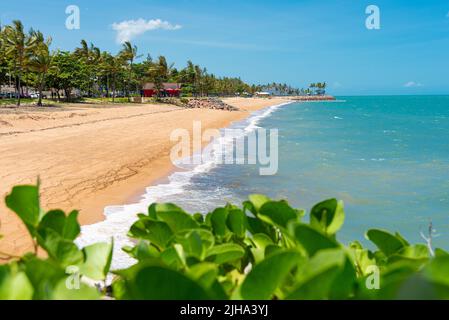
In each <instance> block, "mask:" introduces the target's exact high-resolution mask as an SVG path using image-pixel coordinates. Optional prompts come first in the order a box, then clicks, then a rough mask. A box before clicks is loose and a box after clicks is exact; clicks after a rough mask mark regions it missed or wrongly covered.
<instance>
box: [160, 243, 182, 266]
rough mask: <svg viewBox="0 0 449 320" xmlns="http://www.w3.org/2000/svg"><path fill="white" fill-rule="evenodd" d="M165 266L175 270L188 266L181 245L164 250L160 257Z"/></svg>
mask: <svg viewBox="0 0 449 320" xmlns="http://www.w3.org/2000/svg"><path fill="white" fill-rule="evenodd" d="M160 257H161V259H162V261H163V262H164V264H165V265H166V266H168V267H172V268H175V269H182V268H185V267H186V266H187V262H186V254H185V252H184V248H183V247H182V245H180V244H175V245H173V247H171V248H168V249H166V250H164V252H162V253H161V255H160Z"/></svg>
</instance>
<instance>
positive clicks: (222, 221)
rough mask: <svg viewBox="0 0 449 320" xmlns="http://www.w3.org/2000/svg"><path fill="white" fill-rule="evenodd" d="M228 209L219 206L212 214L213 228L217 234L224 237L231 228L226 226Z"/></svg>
mask: <svg viewBox="0 0 449 320" xmlns="http://www.w3.org/2000/svg"><path fill="white" fill-rule="evenodd" d="M227 218H228V210H227V209H226V208H217V209H215V210H214V211H213V212H212V213H211V214H210V222H211V225H212V230H213V232H214V234H215V235H216V236H219V237H224V236H226V234H227V233H229V230H228V228H227V226H226V220H227Z"/></svg>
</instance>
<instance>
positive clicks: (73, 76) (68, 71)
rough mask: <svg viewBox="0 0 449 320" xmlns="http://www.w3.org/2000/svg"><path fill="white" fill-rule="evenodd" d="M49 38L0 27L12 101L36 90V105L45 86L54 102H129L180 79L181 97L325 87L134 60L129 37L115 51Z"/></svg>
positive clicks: (3, 76) (0, 67)
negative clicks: (59, 45) (56, 46)
mask: <svg viewBox="0 0 449 320" xmlns="http://www.w3.org/2000/svg"><path fill="white" fill-rule="evenodd" d="M51 43H52V39H51V37H45V36H44V35H43V34H42V33H41V32H39V31H35V30H33V29H31V30H30V31H29V32H26V31H25V28H24V26H23V24H22V23H21V22H20V21H13V23H12V24H11V25H6V26H0V85H10V86H13V87H14V88H15V92H16V95H17V97H18V99H17V105H20V103H21V96H25V93H27V92H28V90H24V88H33V89H34V90H35V91H36V92H38V93H39V98H38V105H42V96H43V94H42V92H43V91H44V90H50V91H51V93H52V98H53V99H54V100H56V99H57V100H58V101H59V100H61V99H62V97H61V93H63V95H64V99H65V100H66V101H73V99H74V98H79V97H80V96H86V97H111V98H112V100H113V101H114V100H115V98H116V95H117V94H119V95H120V96H122V97H123V96H126V97H127V98H128V101H129V99H130V97H131V96H133V95H138V96H140V91H141V89H142V88H143V85H144V84H145V83H147V82H151V83H154V84H155V87H156V89H161V88H162V85H163V83H164V82H176V83H180V84H182V93H183V95H185V96H209V95H221V96H227V95H236V94H254V93H255V92H257V91H263V90H270V91H272V92H273V93H276V94H280V95H287V94H290V95H292V94H295V95H298V94H300V93H301V92H302V93H307V94H311V93H315V92H317V93H318V92H319V93H323V92H324V89H325V87H326V84H325V83H318V84H312V85H310V87H309V88H308V89H307V90H303V91H301V90H299V89H297V88H293V87H291V86H288V85H287V84H280V83H271V84H268V85H251V84H248V83H245V82H244V81H242V80H241V79H240V78H237V77H217V76H215V75H214V74H211V73H209V72H208V71H207V69H206V68H204V67H201V66H199V65H197V64H194V63H193V62H192V61H188V62H187V66H186V67H184V68H182V69H177V68H175V66H174V64H171V63H169V62H167V59H166V58H165V57H164V56H159V57H158V58H157V59H153V58H152V57H151V56H150V55H149V54H148V55H147V56H146V58H145V59H144V60H143V61H142V62H137V60H138V59H140V58H142V55H140V54H139V53H138V48H137V47H136V46H133V45H132V44H131V43H130V42H126V43H124V44H123V47H122V50H120V51H119V52H118V53H117V54H115V55H114V54H111V53H110V52H107V51H101V50H100V49H99V48H98V47H96V46H95V45H94V44H92V43H90V44H89V43H88V42H87V41H85V40H82V41H81V45H80V47H78V48H76V49H75V50H73V51H61V50H55V51H52V50H51Z"/></svg>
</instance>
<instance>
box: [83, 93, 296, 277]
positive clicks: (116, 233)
mask: <svg viewBox="0 0 449 320" xmlns="http://www.w3.org/2000/svg"><path fill="white" fill-rule="evenodd" d="M290 103H294V101H283V102H282V103H276V104H270V105H268V106H266V107H263V108H260V109H259V108H258V109H257V110H255V111H252V112H249V114H248V115H247V116H246V117H243V118H239V119H237V120H235V121H231V122H230V123H228V125H227V126H226V127H223V128H221V130H223V129H226V128H233V127H234V126H238V127H239V128H240V126H241V125H244V126H245V129H244V130H245V132H246V131H247V130H248V129H249V130H252V129H250V128H254V126H257V125H258V123H259V121H261V120H263V119H265V118H268V117H270V115H271V114H272V113H273V112H275V111H276V110H277V109H278V108H280V107H283V106H285V105H287V104H290ZM221 130H220V131H221ZM220 140H221V139H219V141H215V142H214V143H213V148H216V147H218V148H220V146H222V144H223V143H226V142H223V141H220ZM206 146H211V142H208V143H207V144H206V145H203V146H202V148H201V150H198V151H194V152H192V153H191V154H190V155H189V158H191V157H192V156H194V155H195V154H198V153H199V152H201V151H202V150H203V149H204V148H205V147H206ZM215 167H216V163H215V160H210V161H207V162H205V163H200V164H196V165H193V166H192V167H189V168H187V169H183V168H180V167H177V166H175V165H173V170H172V171H171V172H170V174H168V175H167V176H165V177H164V178H161V179H158V180H155V181H153V182H152V183H151V185H149V186H147V187H146V188H145V190H144V191H142V192H139V195H138V196H137V195H136V196H135V197H133V198H132V199H131V201H128V202H126V203H123V204H121V205H110V206H106V207H105V209H104V213H105V219H104V220H103V221H101V222H98V223H94V224H91V225H84V226H83V227H82V230H81V235H80V236H79V237H78V239H77V240H76V243H77V244H78V245H79V246H80V247H85V246H88V245H91V244H94V243H99V242H110V240H111V238H114V244H115V245H114V259H113V261H112V269H124V268H127V267H129V266H130V265H132V264H133V259H132V258H130V256H129V255H128V254H126V253H124V252H123V251H122V250H121V248H123V247H126V246H133V240H132V239H129V238H128V237H127V234H128V230H129V228H130V227H131V225H132V224H133V223H134V222H135V221H136V219H137V214H138V213H144V212H147V210H148V206H149V205H150V204H152V203H164V202H167V201H166V200H165V199H166V197H171V198H172V199H179V201H182V200H180V199H183V196H182V194H183V193H184V192H189V190H190V186H191V183H192V179H193V178H194V177H196V176H201V175H203V174H207V173H208V172H209V171H210V170H213V169H214V168H215ZM178 195H179V196H178ZM177 201H178V200H170V201H169V202H173V203H176V204H178V205H182V204H181V202H177ZM196 212H202V211H196Z"/></svg>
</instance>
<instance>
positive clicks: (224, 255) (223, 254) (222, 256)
mask: <svg viewBox="0 0 449 320" xmlns="http://www.w3.org/2000/svg"><path fill="white" fill-rule="evenodd" d="M244 255H245V250H244V249H243V248H242V247H241V246H239V245H237V244H234V243H225V244H221V245H218V246H215V247H212V248H211V249H209V250H208V251H207V260H209V261H212V262H215V263H216V264H223V263H227V262H232V261H235V260H238V259H241V258H242V257H243V256H244Z"/></svg>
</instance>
